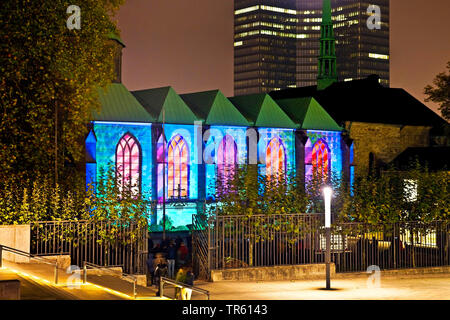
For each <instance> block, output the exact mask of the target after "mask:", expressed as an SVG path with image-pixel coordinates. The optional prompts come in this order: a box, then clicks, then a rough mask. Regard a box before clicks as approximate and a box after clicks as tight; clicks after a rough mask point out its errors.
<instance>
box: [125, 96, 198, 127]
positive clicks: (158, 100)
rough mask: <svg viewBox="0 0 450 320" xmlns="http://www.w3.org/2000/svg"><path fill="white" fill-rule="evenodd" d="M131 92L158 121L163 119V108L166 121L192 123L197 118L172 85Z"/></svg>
mask: <svg viewBox="0 0 450 320" xmlns="http://www.w3.org/2000/svg"><path fill="white" fill-rule="evenodd" d="M132 94H133V95H134V96H135V97H136V99H137V100H138V101H139V102H140V103H141V104H142V106H143V107H144V108H145V110H147V112H148V113H149V114H150V115H151V116H152V117H153V118H155V119H157V120H156V121H158V122H162V121H163V112H162V110H163V109H164V110H165V122H166V123H174V124H194V121H197V120H198V118H197V116H196V115H195V114H194V113H193V112H192V110H191V109H190V108H189V107H188V105H187V104H186V103H185V102H184V101H183V99H181V98H180V96H179V95H178V94H177V93H176V92H175V90H173V88H172V87H163V88H156V89H146V90H139V91H133V92H132Z"/></svg>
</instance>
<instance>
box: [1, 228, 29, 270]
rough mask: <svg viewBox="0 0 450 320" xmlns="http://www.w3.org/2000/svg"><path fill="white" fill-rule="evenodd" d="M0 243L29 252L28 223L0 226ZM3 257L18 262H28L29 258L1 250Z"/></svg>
mask: <svg viewBox="0 0 450 320" xmlns="http://www.w3.org/2000/svg"><path fill="white" fill-rule="evenodd" d="M0 244H1V245H4V246H7V247H11V248H14V249H18V250H21V251H25V252H28V253H29V252H30V225H29V224H26V225H11V226H0ZM3 259H5V260H7V261H11V262H19V263H27V262H29V258H27V257H23V256H19V255H17V254H12V253H10V252H3Z"/></svg>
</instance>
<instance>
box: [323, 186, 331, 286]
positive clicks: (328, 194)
mask: <svg viewBox="0 0 450 320" xmlns="http://www.w3.org/2000/svg"><path fill="white" fill-rule="evenodd" d="M332 194H333V190H331V188H330V187H324V188H323V196H324V202H325V232H326V253H325V266H326V289H327V290H330V262H331V248H330V247H331V195H332Z"/></svg>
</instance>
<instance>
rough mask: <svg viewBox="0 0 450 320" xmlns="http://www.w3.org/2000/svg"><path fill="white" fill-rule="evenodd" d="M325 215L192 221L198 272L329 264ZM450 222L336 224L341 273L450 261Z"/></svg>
mask: <svg viewBox="0 0 450 320" xmlns="http://www.w3.org/2000/svg"><path fill="white" fill-rule="evenodd" d="M323 220H324V216H323V214H312V215H311V214H290V215H272V216H258V215H255V216H251V217H247V216H218V217H213V218H210V219H208V221H206V220H205V219H203V220H202V219H201V218H200V217H198V216H194V220H193V250H194V251H193V257H194V271H195V272H196V273H197V275H199V276H200V277H203V278H208V277H209V273H210V271H211V270H215V269H229V268H247V267H261V266H277V265H295V264H310V263H324V261H325V229H324V228H323ZM449 232H450V223H449V222H446V221H435V222H431V223H423V222H399V223H392V224H385V225H381V224H380V225H369V224H362V223H334V224H333V225H332V232H331V261H332V262H334V263H335V265H336V271H337V272H352V271H366V270H367V268H368V267H369V266H371V265H376V266H377V267H379V268H380V269H381V270H383V269H397V268H415V267H433V266H444V265H450V259H449V256H450V251H449Z"/></svg>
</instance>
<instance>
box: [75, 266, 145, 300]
mask: <svg viewBox="0 0 450 320" xmlns="http://www.w3.org/2000/svg"><path fill="white" fill-rule="evenodd" d="M88 267H89V268H91V269H99V270H100V269H104V270H106V271H108V272H111V273H113V271H111V270H108V269H110V268H117V267H122V268H123V266H122V265H110V266H99V265H97V264H94V263H91V262H87V261H83V283H86V282H87V268H88ZM115 274H116V273H115ZM121 276H122V277H123V278H128V279H131V280H132V281H133V297H134V299H136V297H137V278H136V277H135V276H133V275H131V274H127V273H123V272H122V274H121Z"/></svg>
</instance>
